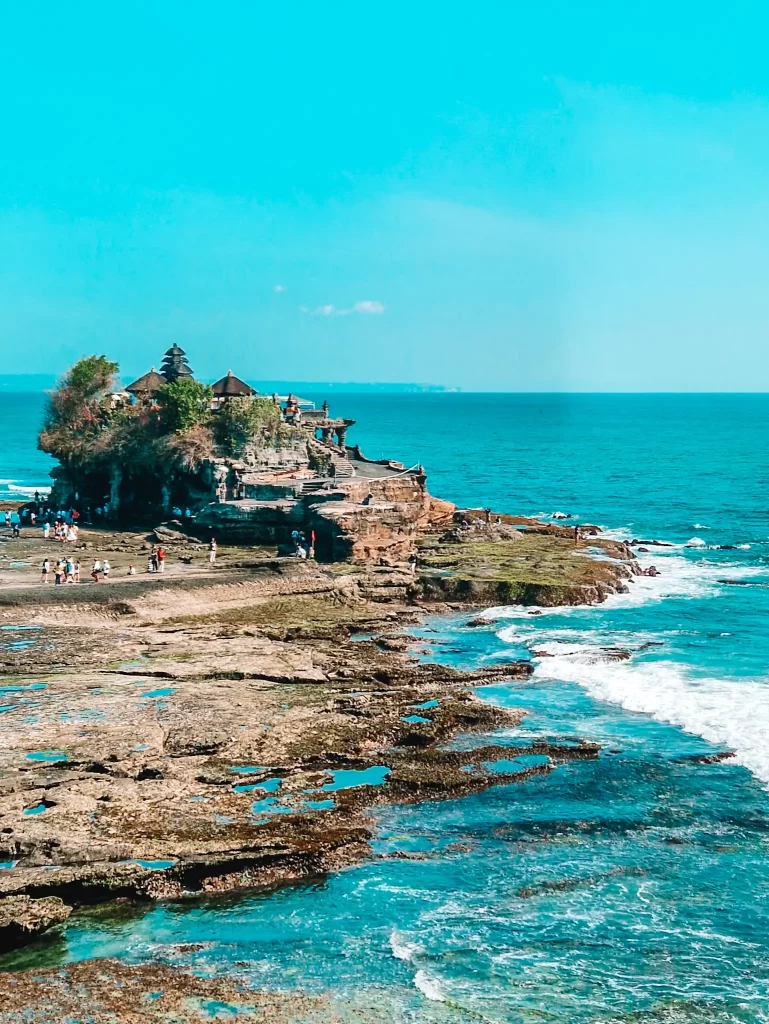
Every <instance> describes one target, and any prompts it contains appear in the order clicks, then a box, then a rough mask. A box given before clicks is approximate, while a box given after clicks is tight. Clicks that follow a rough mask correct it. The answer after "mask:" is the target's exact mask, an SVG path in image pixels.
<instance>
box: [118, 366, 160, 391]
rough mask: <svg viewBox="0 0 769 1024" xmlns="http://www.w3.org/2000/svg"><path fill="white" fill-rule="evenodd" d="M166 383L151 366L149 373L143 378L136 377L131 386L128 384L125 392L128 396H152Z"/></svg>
mask: <svg viewBox="0 0 769 1024" xmlns="http://www.w3.org/2000/svg"><path fill="white" fill-rule="evenodd" d="M167 383H168V381H167V380H166V379H165V377H163V376H162V374H159V373H158V372H157V370H156V369H155V367H154V366H153V367H152V369H151V370H150V371H149V373H145V374H144V376H142V377H138V378H137V379H136V380H135V381H134V382H133V384H129V385H128V387H127V388H126V391H128V392H129V394H132V395H137V394H150V395H153V394H154V393H155V392H156V391H159V390H160V389H161V388H162V387H163V385H164V384H167Z"/></svg>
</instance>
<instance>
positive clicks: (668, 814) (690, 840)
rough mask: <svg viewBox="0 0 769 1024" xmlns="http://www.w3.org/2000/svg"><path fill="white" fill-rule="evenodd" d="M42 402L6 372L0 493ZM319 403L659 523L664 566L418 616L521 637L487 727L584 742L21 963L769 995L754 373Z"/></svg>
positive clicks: (398, 449)
mask: <svg viewBox="0 0 769 1024" xmlns="http://www.w3.org/2000/svg"><path fill="white" fill-rule="evenodd" d="M310 397H315V396H310ZM317 397H319V398H320V399H322V398H323V396H322V395H320V396H317ZM41 406H42V400H41V398H40V397H39V396H30V395H13V394H7V393H6V394H0V439H2V440H1V441H0V444H1V445H2V446H1V447H0V481H1V482H0V497H3V496H6V497H7V496H9V495H19V494H23V493H24V490H23V489H24V488H32V489H33V490H34V488H35V486H38V485H40V484H41V483H45V480H46V474H47V472H48V468H49V466H48V461H47V459H46V458H45V457H44V456H42V455H41V454H40V453H38V452H36V451H35V444H34V434H35V430H36V426H37V421H38V419H39V415H40V410H41ZM334 411H338V412H341V413H343V414H345V415H349V416H351V417H354V418H355V419H357V420H358V425H357V426H356V427H355V428H354V430H353V431H351V433H350V440H351V441H352V440H354V441H358V442H359V443H360V444H361V445H362V447H363V450H364V452H366V453H367V454H368V455H370V456H372V457H376V458H378V457H380V456H381V455H388V456H391V457H395V458H399V459H401V460H402V461H403V462H405V463H406V464H408V465H412V464H414V463H417V462H420V463H422V464H424V465H425V467H426V468H427V471H428V481H429V485H430V489H431V490H432V491H433V493H435V494H437V495H439V496H441V497H445V498H449V499H452V500H454V501H456V502H457V503H459V504H472V505H476V506H485V505H490V506H492V507H493V508H496V509H502V510H509V511H512V512H520V513H526V514H532V515H541V516H544V517H547V516H550V515H552V513H554V512H556V511H559V512H564V513H570V514H571V515H572V516H573V517H574V519H575V520H576V521H579V522H590V523H597V524H599V525H600V526H602V527H603V528H604V529H605V530H607V531H608V532H610V533H611V534H613V535H614V536H617V537H621V538H626V539H632V538H639V539H640V538H642V539H657V540H661V541H665V542H667V543H668V544H669V545H671V546H669V547H664V548H654V549H652V550H651V552H650V554H648V555H642V556H641V558H642V560H643V561H645V562H646V564H651V563H652V562H653V563H654V564H656V565H657V567H658V568H659V569H660V571H661V575H660V576H659V577H657V578H655V579H652V578H646V577H644V578H642V579H638V580H636V581H635V582H634V583H633V584H631V586H630V593H629V594H626V595H619V596H616V597H613V598H611V599H610V600H609V601H607V602H606V603H605V604H604V605H601V606H599V607H595V608H569V609H561V610H559V609H554V610H546V611H545V613H544V614H541V615H532V614H531V613H530V610H527V609H523V608H516V607H507V608H497V609H493V610H490V611H489V613H488V614H489V625H488V626H487V627H485V628H481V629H467V628H465V627H464V626H463V622H464V621H465V620H466V616H456V617H453V618H443V619H436V620H434V621H432V622H431V623H429V628H433V629H437V630H438V631H439V632H438V634H437V639H438V640H439V641H440V642H439V643H438V644H437V645H436V646H435V647H434V654H433V655H432V656H433V657H435V658H439V659H441V660H444V661H448V662H451V663H452V664H457V665H476V664H488V663H494V662H495V661H499V660H504V659H509V658H511V657H521V658H530V659H532V661H533V663H534V666H535V671H534V674H533V676H532V677H531V679H530V680H529V681H527V682H525V683H520V682H518V683H510V684H504V685H496V686H494V687H488V688H484V689H482V690H480V691H479V692H480V694H481V695H482V697H483V699H484V700H488V701H493V702H497V703H499V704H503V705H509V706H516V707H523V708H525V709H526V710H527V711H528V712H529V713H528V715H527V717H526V718H525V719H524V721H523V723H522V724H521V726H520V727H518V728H515V729H510V730H507V731H505V732H504V733H502V734H501V735H497V737H496V738H497V739H498V740H499V741H500V742H502V743H509V744H511V745H517V746H520V745H521V744H522V743H523V744H524V745H525V744H526V743H528V742H531V741H533V740H535V739H537V738H547V739H550V740H574V739H578V738H581V739H588V740H596V741H598V742H599V743H600V744H601V747H602V753H601V755H600V757H599V758H598V759H597V760H595V761H576V762H574V763H570V764H566V765H563V766H560V767H558V768H556V769H555V770H554V771H552V772H550V773H549V774H547V775H541V776H537V777H535V778H533V779H530V780H528V781H526V782H524V783H518V784H510V785H502V786H497V787H493V788H492V789H491V790H489V791H487V792H485V793H483V794H481V795H478V796H475V797H471V798H468V799H465V800H461V801H451V802H444V803H436V804H430V805H426V804H422V805H419V806H409V807H397V806H396V807H388V808H383V809H378V810H377V811H376V820H377V822H378V836H377V840H376V853H378V854H383V853H384V854H386V853H394V852H403V851H406V852H420V853H426V854H428V855H429V856H428V857H427V858H426V859H423V860H408V859H382V858H376V857H375V858H373V859H371V860H370V861H368V862H366V863H364V864H361V865H359V866H357V867H354V868H352V869H349V870H347V871H344V872H341V873H339V874H338V875H334V876H331V877H328V878H322V879H317V880H314V881H312V882H310V883H307V884H302V885H296V886H291V887H287V888H283V889H279V890H277V891H274V892H268V893H260V894H258V895H253V894H252V895H247V896H241V897H239V898H232V897H230V898H227V899H217V900H208V901H200V902H195V903H184V904H182V903H169V904H159V905H157V906H155V907H152V908H150V909H148V910H146V911H145V910H141V911H139V910H136V911H130V912H128V911H124V912H122V914H119V915H116V914H115V913H114V912H113V913H105V912H104V911H103V910H101V911H89V912H88V913H83V914H80V915H78V916H76V917H74V918H73V919H72V921H71V923H70V925H69V926H68V928H67V930H66V933H65V937H64V940H63V942H61V943H60V944H58V945H55V946H53V947H45V948H44V949H38V950H36V949H35V948H32V949H31V950H30V951H28V952H26V953H25V954H24V955H23V957H22V962H25V963H27V964H33V963H39V962H43V961H44V960H45V961H46V962H61V961H64V960H67V959H82V958H86V957H94V956H120V957H125V958H128V959H129V960H134V961H139V960H142V959H145V958H155V959H159V960H162V961H168V962H170V963H174V964H183V965H192V966H193V967H194V968H195V969H197V970H199V971H202V972H207V973H217V972H232V971H235V972H237V973H239V974H241V975H244V976H246V977H247V978H249V979H250V980H251V981H252V982H254V983H256V984H259V985H262V986H266V987H272V988H281V989H284V988H289V989H291V988H295V989H301V990H304V991H310V992H324V993H330V994H332V995H333V996H335V997H336V998H337V999H339V1000H340V1001H341V1003H342V1004H343V1006H344V1007H346V1011H345V1012H347V1011H349V1014H350V1019H351V1020H352V1019H355V1020H359V1021H366V1020H374V1019H376V1020H380V1019H382V1020H383V1019H387V1020H388V1021H392V1022H395V1024H400V1022H421V1021H427V1022H432V1021H440V1022H465V1021H467V1022H473V1021H485V1022H494V1024H502V1022H537V1024H541V1022H551V1021H552V1022H573V1024H587V1022H591V1024H592V1022H602V1024H608V1022H619V1021H622V1022H630V1021H632V1022H665V1024H673V1022H681V1024H683V1022H686V1024H702V1022H724V1024H725V1022H746V1024H747V1022H759V1021H769V792H768V790H769V629H768V628H767V622H769V456H768V455H767V445H766V439H767V423H768V422H769V396H750V395H747V396H726V395H724V396H717V395H715V396H714V395H698V396H680V395H636V396H633V395H597V396H593V395H579V396H569V395H469V394H468V395H462V394H423V395H408V394H405V395H385V394H373V395H354V394H351V395H345V396H343V397H342V396H339V397H338V398H337V399H335V402H334ZM3 488H5V490H3ZM10 488H15V490H9V489H10ZM19 488H21V490H19ZM0 578H1V574H0ZM492 620H494V621H492ZM431 636H432V637H433V638H434V639H435V638H436V634H431ZM607 646H620V647H624V648H627V649H628V650H630V651H631V652H632V656H631V658H630V659H629V660H627V661H623V662H611V661H607V660H605V659H604V658H603V657H602V653H601V648H604V647H607ZM425 713H429V712H425ZM460 742H463V741H460ZM464 742H467V743H478V742H484V740H483V738H481V739H479V738H474V739H473V740H472V741H469V740H468V741H464ZM724 751H729V752H732V753H733V754H734V756H733V757H729V758H727V759H723V760H719V759H715V758H714V757H713V755H715V754H719V753H722V752H724ZM16 962H19V960H18V958H17V961H16ZM6 963H7V961H6ZM219 1009H220V1010H221V1013H222V1014H227V1013H228V1012H229V1011H228V1010H227V1008H224V1009H222V1008H219ZM356 1013H357V1014H358V1016H355V1014H356ZM230 1016H231V1017H233V1019H234V1014H230Z"/></svg>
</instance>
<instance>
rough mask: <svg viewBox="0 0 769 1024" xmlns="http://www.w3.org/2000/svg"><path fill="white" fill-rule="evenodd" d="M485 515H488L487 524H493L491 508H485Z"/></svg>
mask: <svg viewBox="0 0 769 1024" xmlns="http://www.w3.org/2000/svg"><path fill="white" fill-rule="evenodd" d="M484 515H485V516H486V525H487V526H489V525H490V524H491V509H490V508H486V509H484Z"/></svg>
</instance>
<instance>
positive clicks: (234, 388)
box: [212, 370, 256, 398]
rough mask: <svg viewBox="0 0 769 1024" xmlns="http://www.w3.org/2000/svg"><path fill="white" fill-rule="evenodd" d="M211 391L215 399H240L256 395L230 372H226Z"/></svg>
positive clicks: (247, 385)
mask: <svg viewBox="0 0 769 1024" xmlns="http://www.w3.org/2000/svg"><path fill="white" fill-rule="evenodd" d="M212 390H213V392H214V395H215V396H216V398H240V397H241V396H245V395H255V394H256V392H255V391H254V389H253V388H252V387H251V386H250V385H249V384H246V382H245V381H244V380H241V379H240V377H236V376H235V374H234V373H233V372H232V370H228V371H227V375H226V376H225V377H222V379H221V380H218V381H217V382H216V384H214V386H213V388H212Z"/></svg>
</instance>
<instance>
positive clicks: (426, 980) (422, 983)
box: [414, 970, 446, 1003]
mask: <svg viewBox="0 0 769 1024" xmlns="http://www.w3.org/2000/svg"><path fill="white" fill-rule="evenodd" d="M414 985H415V986H416V988H418V989H419V991H420V992H421V993H422V995H423V996H424V997H425V998H426V999H432V1000H433V1002H436V1003H445V1002H446V994H445V993H444V991H443V986H442V985H441V983H440V982H439V981H438V979H437V978H433V977H431V976H430V975H429V974H427V973H426V972H425V971H422V970H419V971H417V973H416V974H415V975H414Z"/></svg>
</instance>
